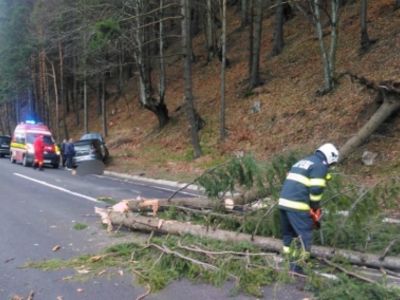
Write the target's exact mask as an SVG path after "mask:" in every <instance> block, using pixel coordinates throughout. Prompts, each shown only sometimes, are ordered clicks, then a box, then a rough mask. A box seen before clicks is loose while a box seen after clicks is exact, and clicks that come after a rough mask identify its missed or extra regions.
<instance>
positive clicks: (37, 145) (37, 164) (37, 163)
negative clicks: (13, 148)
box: [33, 135, 44, 171]
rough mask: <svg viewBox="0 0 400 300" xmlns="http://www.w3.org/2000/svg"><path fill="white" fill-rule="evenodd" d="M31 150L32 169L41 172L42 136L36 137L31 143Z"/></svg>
mask: <svg viewBox="0 0 400 300" xmlns="http://www.w3.org/2000/svg"><path fill="white" fill-rule="evenodd" d="M33 149H34V151H35V160H34V162H33V168H34V169H36V168H39V170H40V171H43V152H44V142H43V135H38V136H37V137H36V138H35V141H34V142H33Z"/></svg>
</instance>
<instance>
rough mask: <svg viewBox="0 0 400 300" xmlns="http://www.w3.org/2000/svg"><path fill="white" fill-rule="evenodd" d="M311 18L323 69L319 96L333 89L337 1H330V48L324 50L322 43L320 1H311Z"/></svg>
mask: <svg viewBox="0 0 400 300" xmlns="http://www.w3.org/2000/svg"><path fill="white" fill-rule="evenodd" d="M313 2H314V4H313V6H312V7H313V18H314V25H315V29H316V31H317V36H318V40H319V45H320V49H321V56H322V62H323V69H324V87H323V89H322V90H320V91H319V94H322V95H323V94H325V93H327V92H329V91H331V90H332V89H333V88H334V84H335V82H334V78H335V66H336V50H337V39H338V27H339V24H338V23H339V0H331V16H330V28H331V34H330V37H331V39H330V46H329V49H327V48H326V46H325V43H324V34H323V31H322V24H321V13H320V6H321V0H313Z"/></svg>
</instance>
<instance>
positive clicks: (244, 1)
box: [240, 0, 249, 28]
mask: <svg viewBox="0 0 400 300" xmlns="http://www.w3.org/2000/svg"><path fill="white" fill-rule="evenodd" d="M247 6H248V0H240V27H242V28H243V27H245V26H246V25H247V24H249V18H248V16H247V13H248V11H247Z"/></svg>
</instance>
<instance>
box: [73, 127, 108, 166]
mask: <svg viewBox="0 0 400 300" xmlns="http://www.w3.org/2000/svg"><path fill="white" fill-rule="evenodd" d="M80 140H98V141H99V143H100V150H101V155H102V156H103V162H105V161H106V160H107V159H108V157H109V155H110V154H109V152H108V149H107V146H106V142H105V140H104V138H103V136H102V135H101V134H100V133H98V132H88V133H85V134H84V135H82V137H81V139H80Z"/></svg>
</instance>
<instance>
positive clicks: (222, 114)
mask: <svg viewBox="0 0 400 300" xmlns="http://www.w3.org/2000/svg"><path fill="white" fill-rule="evenodd" d="M221 38H222V45H221V48H222V55H221V56H222V63H221V108H220V116H219V123H220V126H219V138H220V140H221V141H224V140H225V136H226V131H225V69H226V0H222V33H221Z"/></svg>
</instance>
